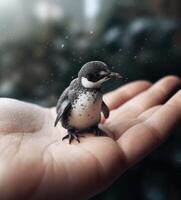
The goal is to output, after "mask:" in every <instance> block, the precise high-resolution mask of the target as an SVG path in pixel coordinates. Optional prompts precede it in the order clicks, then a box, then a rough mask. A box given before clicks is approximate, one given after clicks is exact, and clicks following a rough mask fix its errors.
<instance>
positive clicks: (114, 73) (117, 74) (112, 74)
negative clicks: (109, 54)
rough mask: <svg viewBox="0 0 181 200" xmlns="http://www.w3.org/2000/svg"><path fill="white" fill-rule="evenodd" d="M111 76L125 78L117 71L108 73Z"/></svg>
mask: <svg viewBox="0 0 181 200" xmlns="http://www.w3.org/2000/svg"><path fill="white" fill-rule="evenodd" d="M108 77H109V78H116V79H120V78H123V77H122V76H121V75H120V74H119V73H116V72H111V73H110V74H109V75H108Z"/></svg>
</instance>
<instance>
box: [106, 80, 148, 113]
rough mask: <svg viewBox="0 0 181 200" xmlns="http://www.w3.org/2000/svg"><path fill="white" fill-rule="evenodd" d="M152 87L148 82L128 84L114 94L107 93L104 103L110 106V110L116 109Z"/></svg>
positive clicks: (113, 92)
mask: <svg viewBox="0 0 181 200" xmlns="http://www.w3.org/2000/svg"><path fill="white" fill-rule="evenodd" d="M150 86H151V83H150V82H148V81H135V82H132V83H128V84H126V85H124V86H123V87H120V88H118V89H116V90H114V91H112V92H109V93H107V94H106V95H105V96H104V101H105V103H106V104H107V105H108V107H109V109H110V110H112V109H115V108H117V107H118V106H120V105H121V104H123V103H125V102H126V101H128V100H129V99H131V98H133V97H134V96H136V95H138V94H139V93H141V92H143V91H145V90H146V89H148V88H149V87H150Z"/></svg>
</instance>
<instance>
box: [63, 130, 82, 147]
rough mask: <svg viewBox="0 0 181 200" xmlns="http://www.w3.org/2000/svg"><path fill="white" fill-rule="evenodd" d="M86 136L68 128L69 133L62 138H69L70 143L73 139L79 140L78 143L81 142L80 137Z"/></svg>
mask: <svg viewBox="0 0 181 200" xmlns="http://www.w3.org/2000/svg"><path fill="white" fill-rule="evenodd" d="M80 137H84V136H83V135H80V134H79V132H78V131H77V130H72V129H71V130H68V134H67V135H66V136H64V137H63V138H62V141H63V140H65V139H69V144H71V142H72V140H73V139H75V140H77V142H78V143H80V140H79V138H80Z"/></svg>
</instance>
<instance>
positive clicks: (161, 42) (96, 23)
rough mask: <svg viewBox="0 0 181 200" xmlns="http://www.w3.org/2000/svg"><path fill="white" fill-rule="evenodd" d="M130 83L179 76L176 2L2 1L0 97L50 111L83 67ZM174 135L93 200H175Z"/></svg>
mask: <svg viewBox="0 0 181 200" xmlns="http://www.w3.org/2000/svg"><path fill="white" fill-rule="evenodd" d="M90 60H101V61H104V62H106V63H108V65H109V66H111V67H112V68H113V69H114V70H115V71H118V72H120V73H121V74H122V75H123V76H124V80H122V81H120V82H119V81H115V82H114V81H113V82H111V84H107V85H105V87H104V91H105V92H106V91H109V90H112V89H114V88H116V87H118V86H120V85H123V84H125V83H128V82H130V81H133V80H137V79H147V80H149V81H152V82H155V81H156V80H158V79H159V78H161V77H163V76H165V75H167V74H176V75H178V76H180V75H181V1H180V0H31V1H25V0H1V1H0V96H1V97H11V98H17V99H21V100H26V101H30V102H34V103H38V104H40V105H43V106H54V105H55V104H56V101H57V99H58V97H59V95H60V94H61V92H62V91H63V89H64V88H65V87H66V86H68V84H69V82H70V81H71V80H72V79H73V78H75V77H76V75H77V72H78V71H79V69H80V67H81V66H82V65H83V64H84V63H85V62H87V61H90ZM179 132H180V130H175V133H174V134H173V135H172V136H171V137H170V139H169V140H168V141H167V142H166V143H165V144H164V145H162V146H161V147H160V148H159V149H158V150H156V151H155V152H154V153H153V154H152V155H150V156H148V157H147V158H146V159H144V160H143V161H142V162H141V163H139V164H138V165H136V166H135V167H133V168H131V169H130V170H128V171H127V172H126V173H125V174H124V175H123V176H122V177H120V178H119V179H118V180H117V181H116V182H115V183H114V184H113V185H112V186H111V187H110V188H108V189H107V190H106V191H105V192H103V193H102V194H99V195H97V196H96V197H93V198H92V200H117V199H123V200H133V199H134V200H180V199H181V145H180V144H181V135H180V134H179Z"/></svg>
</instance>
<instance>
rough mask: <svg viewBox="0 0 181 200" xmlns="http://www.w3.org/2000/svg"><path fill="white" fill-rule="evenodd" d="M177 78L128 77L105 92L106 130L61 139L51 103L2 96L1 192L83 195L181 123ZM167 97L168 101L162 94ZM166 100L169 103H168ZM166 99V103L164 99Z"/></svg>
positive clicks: (2, 195)
mask: <svg viewBox="0 0 181 200" xmlns="http://www.w3.org/2000/svg"><path fill="white" fill-rule="evenodd" d="M180 84H181V81H180V79H178V78H176V77H173V76H170V77H166V78H164V79H162V80H160V81H158V82H157V83H155V84H154V85H152V86H151V84H150V83H148V82H146V81H137V82H133V83H130V84H127V85H125V86H123V87H121V88H119V89H117V90H115V91H113V92H111V93H109V94H107V95H106V96H105V99H104V100H105V102H106V103H107V104H108V106H109V108H110V110H111V113H110V117H109V118H108V119H107V120H106V121H105V123H104V125H103V126H104V128H105V129H106V130H107V131H108V132H109V133H110V136H111V137H96V136H94V134H85V136H86V137H85V138H81V142H80V143H77V142H76V141H72V143H71V145H70V144H68V141H62V140H61V138H62V137H63V136H64V135H65V134H66V130H65V129H63V128H62V127H61V125H60V123H59V124H58V126H57V127H56V128H55V127H54V126H53V124H54V120H55V118H56V112H55V108H52V109H48V108H42V107H39V106H36V105H33V104H29V103H24V102H21V101H18V100H13V99H7V98H1V99H0V111H1V114H0V199H1V200H9V199H12V200H15V199H18V200H20V199H31V200H34V199H38V200H40V199H86V198H88V197H90V196H92V195H95V194H96V193H98V192H100V191H102V190H103V189H105V188H106V187H107V186H108V185H110V184H111V183H112V182H113V181H114V180H115V179H116V178H117V177H118V176H120V175H121V174H122V173H123V172H124V171H125V170H126V169H128V168H129V167H130V166H132V165H133V164H135V163H136V162H138V161H139V160H141V159H142V158H143V157H145V156H146V155H148V154H149V153H150V152H151V151H152V150H154V149H155V148H156V147H157V146H158V145H159V144H160V143H162V142H163V141H164V140H165V139H166V138H167V137H168V136H169V134H170V133H171V131H172V130H173V129H174V128H175V127H176V125H177V124H178V123H179V122H181V91H179V92H177V93H176V94H175V95H174V96H172V97H171V98H170V99H169V100H168V98H169V97H170V96H171V94H172V93H173V91H174V90H175V89H176V88H178V87H180ZM167 100H168V101H167ZM166 101H167V102H166ZM165 102H166V103H165Z"/></svg>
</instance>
